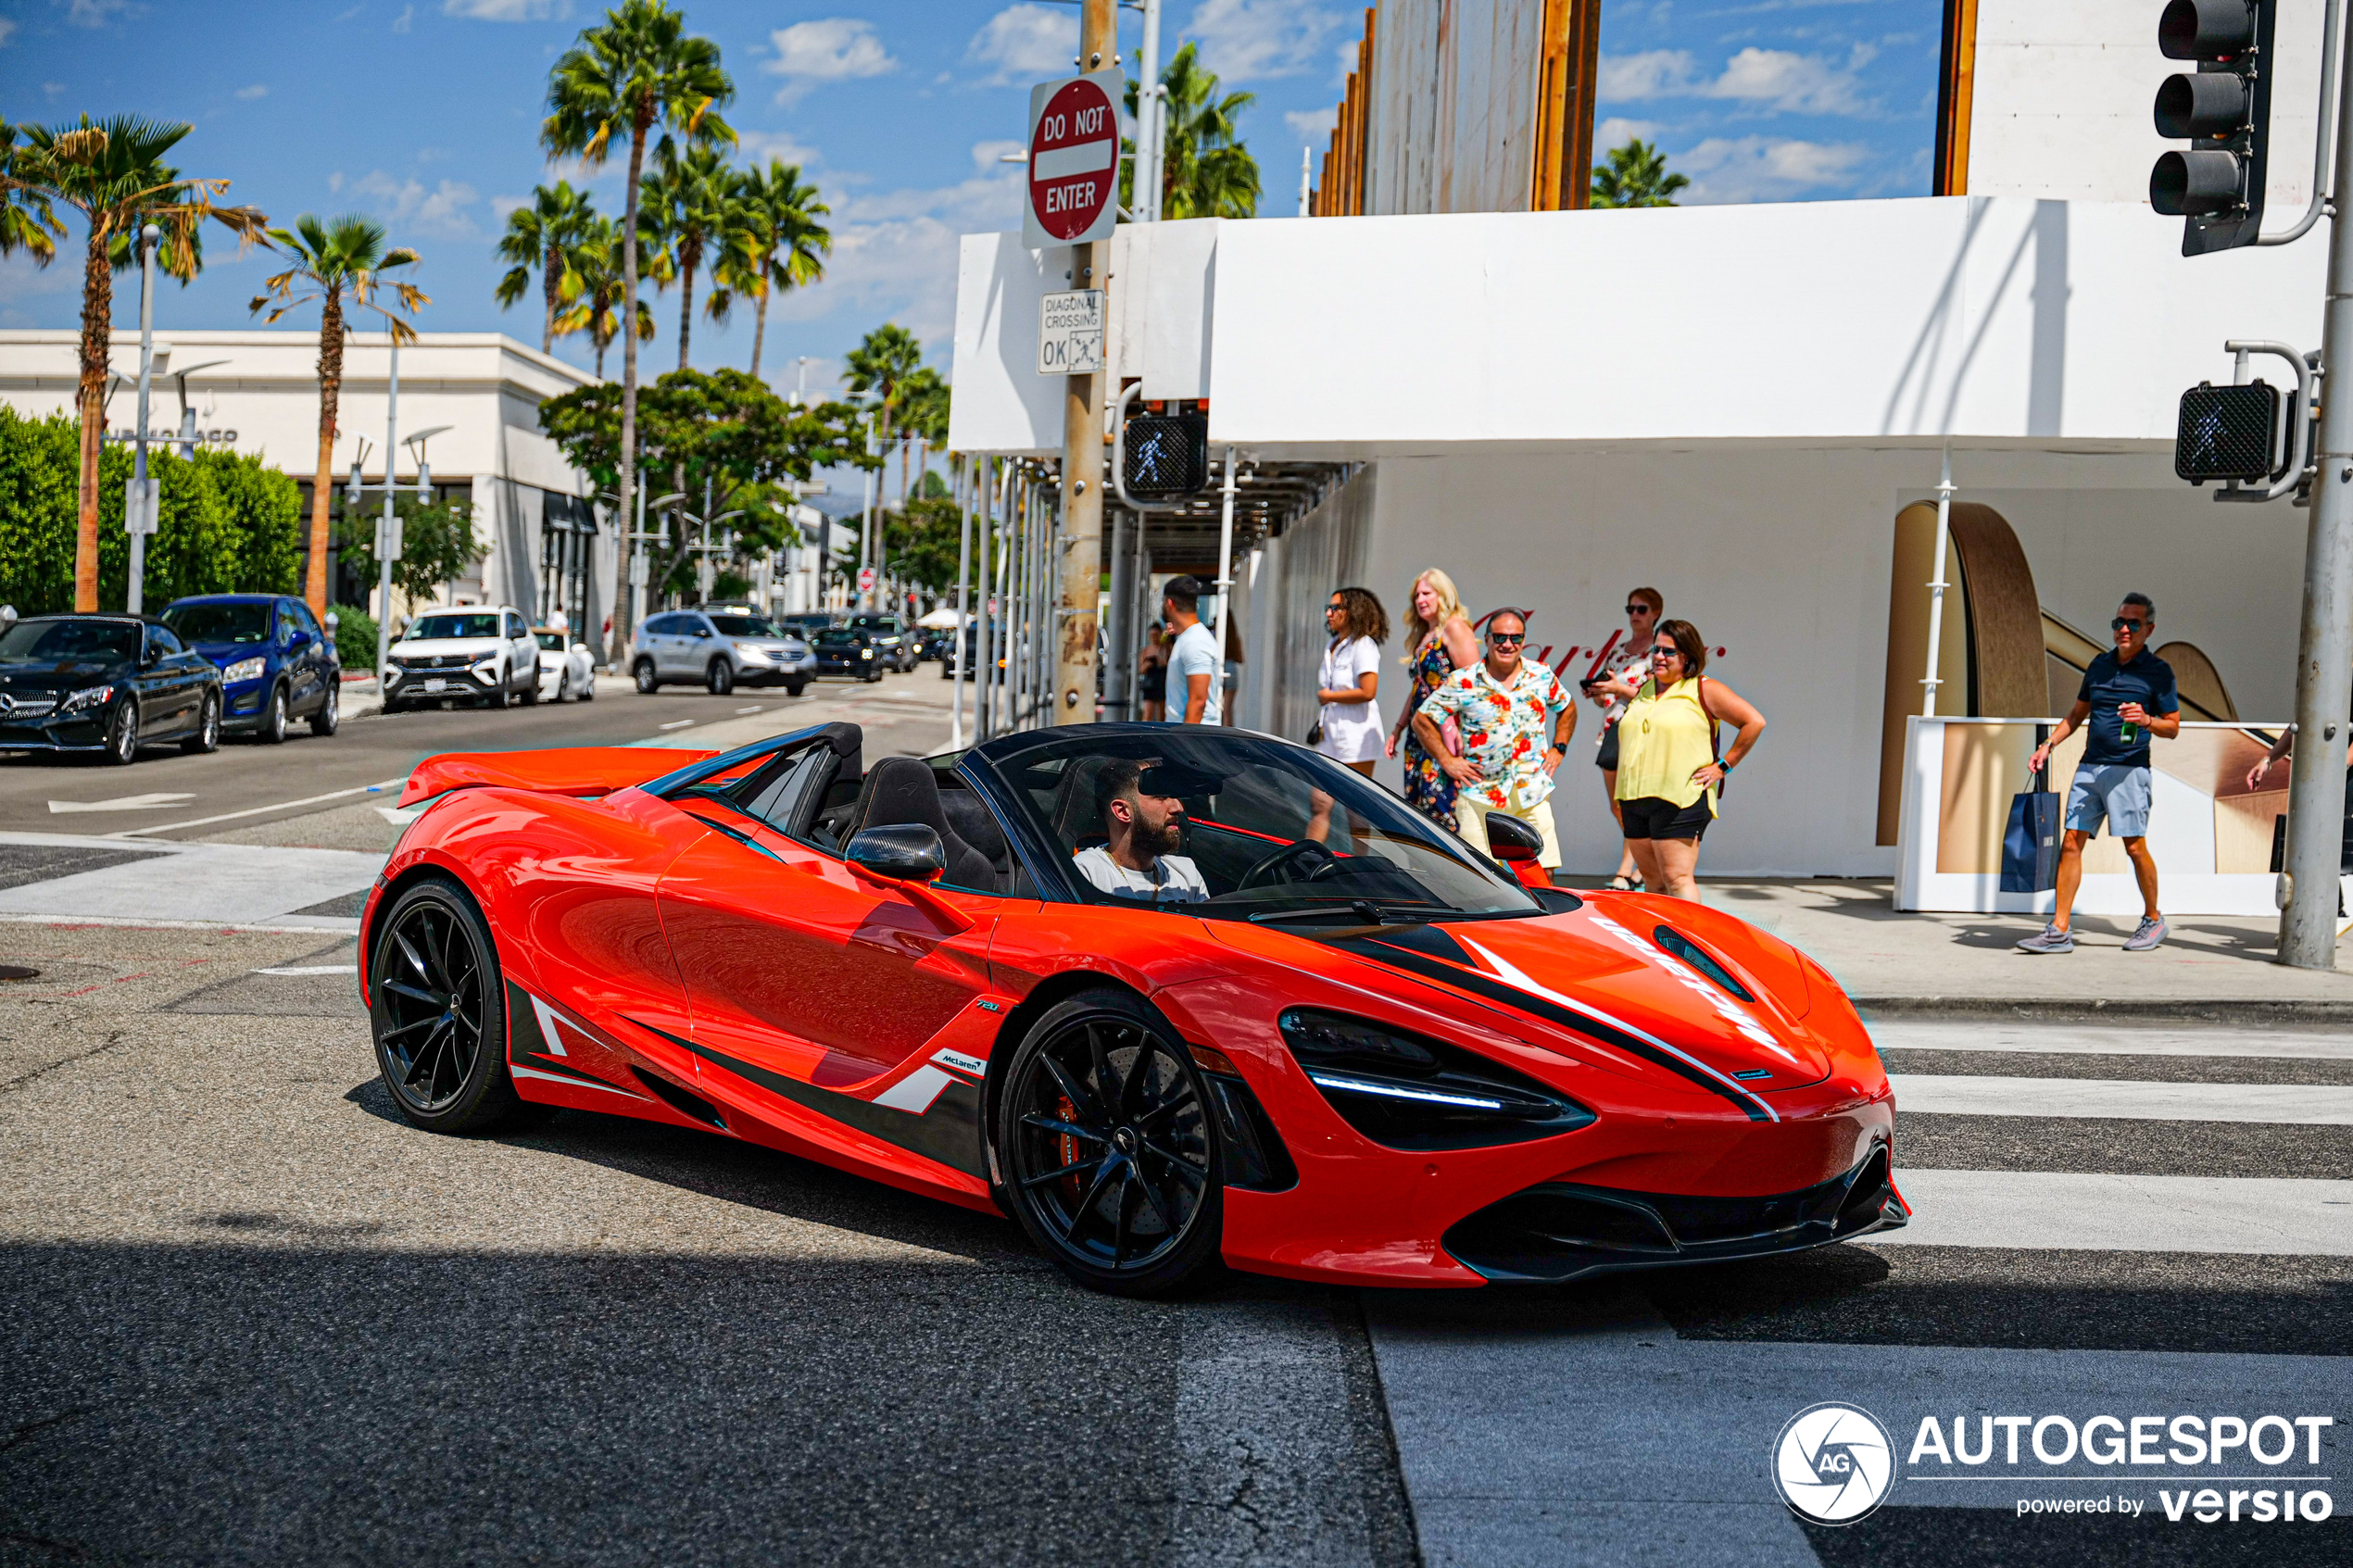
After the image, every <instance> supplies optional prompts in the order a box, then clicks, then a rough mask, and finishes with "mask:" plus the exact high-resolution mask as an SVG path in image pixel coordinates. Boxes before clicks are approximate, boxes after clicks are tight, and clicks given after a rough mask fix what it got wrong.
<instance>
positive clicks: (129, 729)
mask: <svg viewBox="0 0 2353 1568" xmlns="http://www.w3.org/2000/svg"><path fill="white" fill-rule="evenodd" d="M137 760H139V699H138V698H137V697H135V696H124V697H123V698H122V700H121V701H120V702H118V703H116V704H115V705H114V714H113V716H112V717H111V718H109V719H108V720H107V761H108V762H111V763H112V764H114V765H115V766H116V767H118V768H128V767H129V766H131V764H132V763H133V762H136V761H137Z"/></svg>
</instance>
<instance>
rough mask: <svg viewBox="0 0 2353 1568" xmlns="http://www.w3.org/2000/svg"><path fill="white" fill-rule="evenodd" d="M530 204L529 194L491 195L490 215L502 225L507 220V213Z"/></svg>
mask: <svg viewBox="0 0 2353 1568" xmlns="http://www.w3.org/2000/svg"><path fill="white" fill-rule="evenodd" d="M530 205H531V198H530V197H529V196H493V197H491V198H490V216H491V217H493V218H495V219H497V220H498V221H499V223H500V224H501V225H504V224H505V223H506V221H507V214H509V213H510V212H513V211H515V210H516V209H517V208H519V207H529V206H530Z"/></svg>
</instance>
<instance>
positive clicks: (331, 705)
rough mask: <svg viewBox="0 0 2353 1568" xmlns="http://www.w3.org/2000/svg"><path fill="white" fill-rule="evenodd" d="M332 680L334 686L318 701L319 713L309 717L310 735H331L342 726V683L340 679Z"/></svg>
mask: <svg viewBox="0 0 2353 1568" xmlns="http://www.w3.org/2000/svg"><path fill="white" fill-rule="evenodd" d="M333 679H334V684H333V685H330V686H329V687H328V688H327V692H326V695H325V696H321V698H320V699H319V711H318V712H316V713H313V714H312V715H311V716H310V733H311V734H314V735H331V734H334V733H335V731H336V730H337V729H339V728H341V727H342V725H343V689H342V686H343V683H342V680H341V678H340V677H335V678H333Z"/></svg>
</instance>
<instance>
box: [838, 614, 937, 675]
mask: <svg viewBox="0 0 2353 1568" xmlns="http://www.w3.org/2000/svg"><path fill="white" fill-rule="evenodd" d="M849 629H850V630H851V631H853V632H863V633H865V634H866V635H867V636H869V637H871V638H873V639H874V644H875V662H876V663H877V664H887V665H889V666H890V667H891V668H892V669H893V670H896V671H899V672H900V674H901V675H904V674H905V673H907V671H910V670H912V669H913V668H914V667H915V666H916V665H917V664H919V663H921V662H922V661H923V655H922V653H921V652H919V651H918V650H917V649H916V646H915V638H914V634H913V633H911V632H909V631H908V630H907V628H906V626H905V624H904V623H903V622H901V621H900V619H899V617H897V616H895V615H853V616H851V617H850V618H849Z"/></svg>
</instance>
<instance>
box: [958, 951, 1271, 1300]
mask: <svg viewBox="0 0 2353 1568" xmlns="http://www.w3.org/2000/svg"><path fill="white" fill-rule="evenodd" d="M997 1151H998V1155H999V1159H1000V1161H1001V1164H1002V1169H1003V1172H1004V1179H1005V1191H1004V1196H1005V1198H1006V1200H1007V1201H1008V1203H1009V1204H1010V1206H1011V1207H1012V1209H1013V1216H1014V1218H1016V1219H1017V1220H1019V1221H1020V1222H1021V1225H1022V1228H1023V1229H1024V1230H1026V1231H1027V1232H1028V1233H1029V1235H1030V1238H1031V1239H1032V1240H1034V1241H1035V1242H1037V1244H1038V1247H1039V1248H1041V1249H1042V1250H1043V1251H1044V1252H1045V1253H1046V1255H1047V1256H1048V1257H1049V1258H1051V1259H1052V1260H1053V1261H1054V1262H1055V1264H1056V1265H1058V1266H1059V1267H1060V1268H1061V1269H1062V1270H1063V1273H1067V1274H1069V1275H1070V1276H1071V1277H1073V1278H1074V1279H1076V1280H1077V1281H1078V1282H1079V1283H1080V1284H1082V1285H1085V1286H1088V1287H1090V1288H1092V1289H1095V1290H1101V1291H1106V1292H1108V1293H1110V1294H1112V1295H1115V1296H1155V1295H1160V1294H1163V1293H1164V1292H1166V1291H1170V1290H1173V1289H1176V1287H1177V1286H1181V1285H1182V1284H1184V1283H1185V1282H1186V1281H1187V1280H1189V1279H1191V1278H1192V1277H1193V1276H1194V1275H1196V1274H1198V1273H1201V1272H1202V1270H1203V1269H1205V1268H1207V1267H1209V1266H1210V1265H1212V1264H1214V1262H1215V1261H1216V1260H1217V1255H1218V1244H1219V1242H1220V1240H1221V1238H1222V1236H1223V1232H1224V1215H1225V1204H1224V1188H1223V1185H1222V1182H1221V1177H1220V1171H1221V1150H1220V1148H1219V1145H1218V1142H1217V1133H1216V1128H1215V1126H1214V1123H1212V1121H1211V1120H1210V1117H1209V1115H1208V1112H1207V1107H1206V1106H1205V1104H1204V1103H1203V1101H1202V1086H1201V1075H1200V1073H1199V1072H1198V1071H1197V1070H1196V1069H1195V1067H1194V1066H1193V1062H1192V1059H1191V1057H1190V1056H1189V1054H1188V1053H1187V1051H1186V1049H1185V1047H1184V1044H1183V1042H1182V1041H1180V1040H1179V1039H1178V1038H1177V1036H1176V1031H1175V1030H1173V1029H1171V1028H1170V1027H1169V1025H1168V1022H1167V1021H1166V1020H1165V1019H1164V1018H1162V1017H1161V1015H1160V1014H1159V1013H1158V1012H1156V1011H1154V1010H1152V1009H1151V1007H1150V1006H1148V1005H1147V1004H1146V1003H1144V1002H1143V1001H1142V1000H1141V999H1140V998H1139V997H1136V996H1134V995H1133V994H1132V993H1129V992H1126V991H1115V990H1110V989H1104V990H1096V991H1082V992H1080V993H1079V994H1078V995H1076V996H1075V997H1067V998H1065V999H1064V1000H1063V1001H1061V1002H1059V1003H1057V1004H1056V1005H1055V1006H1054V1007H1053V1008H1051V1009H1050V1010H1048V1011H1047V1013H1046V1014H1045V1016H1044V1017H1042V1018H1040V1019H1039V1020H1038V1022H1037V1023H1036V1024H1035V1025H1034V1026H1033V1027H1032V1028H1031V1029H1030V1031H1029V1033H1028V1035H1026V1036H1025V1037H1024V1039H1023V1040H1022V1042H1021V1044H1020V1045H1019V1046H1018V1047H1015V1049H1014V1052H1013V1062H1012V1064H1011V1066H1010V1067H1009V1068H1008V1069H1007V1071H1006V1074H1005V1082H1004V1092H1003V1094H1002V1096H1001V1097H1000V1100H999V1103H998V1118H997Z"/></svg>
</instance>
